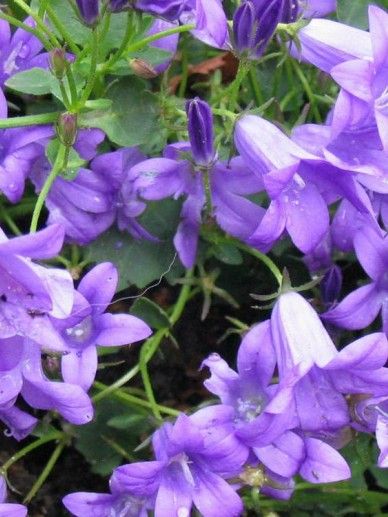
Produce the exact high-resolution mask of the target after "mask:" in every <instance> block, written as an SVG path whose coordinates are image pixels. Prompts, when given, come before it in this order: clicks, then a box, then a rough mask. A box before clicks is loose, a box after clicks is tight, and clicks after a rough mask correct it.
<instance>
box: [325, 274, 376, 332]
mask: <svg viewBox="0 0 388 517" xmlns="http://www.w3.org/2000/svg"><path fill="white" fill-rule="evenodd" d="M381 303H382V300H381V297H380V295H379V293H378V291H377V289H376V285H375V284H368V285H364V286H363V287H359V288H358V289H356V290H355V291H353V292H351V293H350V294H348V296H346V297H345V298H344V299H343V300H342V302H340V303H339V304H338V305H337V306H336V307H334V309H331V310H330V311H328V312H326V313H324V314H323V315H322V317H323V319H324V320H325V321H328V322H330V323H333V324H334V325H337V326H338V327H342V328H346V329H352V330H356V329H363V328H365V327H367V326H368V325H369V324H370V323H372V321H373V320H374V319H375V318H376V316H377V314H378V313H379V311H380V309H381Z"/></svg>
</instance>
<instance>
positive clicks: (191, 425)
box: [111, 412, 246, 517]
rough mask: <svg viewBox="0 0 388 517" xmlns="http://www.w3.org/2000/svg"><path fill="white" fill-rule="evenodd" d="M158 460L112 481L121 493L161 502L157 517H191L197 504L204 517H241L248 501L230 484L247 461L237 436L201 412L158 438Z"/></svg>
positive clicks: (125, 469)
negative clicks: (212, 421) (175, 516)
mask: <svg viewBox="0 0 388 517" xmlns="http://www.w3.org/2000/svg"><path fill="white" fill-rule="evenodd" d="M153 448H154V451H155V457H156V461H149V462H143V463H133V464H131V465H123V466H121V467H118V468H117V469H116V470H115V471H114V473H113V475H112V478H111V488H112V489H113V488H114V490H115V492H121V493H127V494H128V495H129V496H137V497H138V498H144V499H146V498H150V497H154V498H155V500H154V501H155V502H154V505H155V517H169V516H171V515H182V516H189V515H190V511H191V508H192V505H193V504H194V506H195V507H196V508H197V509H198V510H199V512H200V513H201V515H203V516H204V517H216V516H217V517H223V516H225V517H230V516H238V515H240V513H241V512H242V502H241V500H240V498H239V497H238V495H237V494H236V493H235V491H234V489H233V488H232V487H231V486H230V485H229V484H228V483H227V482H226V481H225V479H224V478H229V477H232V476H234V475H237V474H238V473H239V472H240V470H241V468H242V465H243V463H244V462H245V460H246V450H245V448H242V447H239V445H238V442H237V440H236V439H234V438H233V434H230V432H229V430H228V429H226V428H224V427H223V426H222V425H220V426H215V425H214V424H213V425H212V423H211V421H208V420H207V418H206V416H205V417H204V415H203V414H201V412H199V413H197V414H195V415H193V416H192V417H190V418H189V417H187V416H185V415H180V416H179V417H178V419H177V421H176V422H175V424H174V425H172V424H170V423H165V424H164V425H163V426H162V427H161V428H160V429H159V430H158V431H156V432H155V434H154V436H153Z"/></svg>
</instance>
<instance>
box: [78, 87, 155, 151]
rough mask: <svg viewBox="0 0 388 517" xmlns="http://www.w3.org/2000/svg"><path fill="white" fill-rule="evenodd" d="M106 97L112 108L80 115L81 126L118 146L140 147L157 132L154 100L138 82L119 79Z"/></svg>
mask: <svg viewBox="0 0 388 517" xmlns="http://www.w3.org/2000/svg"><path fill="white" fill-rule="evenodd" d="M107 97H108V98H109V99H110V100H111V101H112V106H111V107H110V108H109V109H108V110H95V111H90V112H89V113H83V114H82V115H81V116H80V117H79V123H80V125H81V126H82V127H94V128H96V127H97V128H100V129H102V130H103V131H105V133H106V134H107V135H108V137H109V138H110V140H111V141H112V142H114V143H115V144H117V145H121V146H133V145H139V144H142V143H144V142H146V141H147V140H148V139H149V135H150V134H153V133H155V132H157V131H158V130H159V129H158V126H159V123H158V118H159V106H158V102H157V99H156V97H155V96H154V95H153V94H152V93H150V92H148V91H147V90H146V89H145V83H144V82H143V81H141V80H140V79H137V78H134V77H125V78H123V79H120V80H119V81H117V82H115V83H114V84H113V86H112V87H111V88H110V89H109V90H108V92H107Z"/></svg>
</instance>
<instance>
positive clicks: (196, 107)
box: [186, 97, 215, 167]
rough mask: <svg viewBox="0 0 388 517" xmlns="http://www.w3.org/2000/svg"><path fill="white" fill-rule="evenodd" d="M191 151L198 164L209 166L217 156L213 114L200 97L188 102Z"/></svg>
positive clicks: (187, 111)
mask: <svg viewBox="0 0 388 517" xmlns="http://www.w3.org/2000/svg"><path fill="white" fill-rule="evenodd" d="M186 113H187V116H188V130H189V139H190V144H191V152H192V155H193V158H194V161H195V163H196V164H197V165H202V166H205V167H207V166H209V165H211V164H212V162H213V161H214V158H215V153H214V148H213V115H212V112H211V109H210V106H209V104H207V103H206V102H204V101H202V100H201V99H199V98H198V97H196V98H195V99H193V100H191V101H188V102H187V103H186Z"/></svg>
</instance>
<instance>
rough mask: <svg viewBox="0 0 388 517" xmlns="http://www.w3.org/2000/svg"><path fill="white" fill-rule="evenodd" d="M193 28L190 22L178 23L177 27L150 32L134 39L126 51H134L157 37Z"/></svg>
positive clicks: (157, 38)
mask: <svg viewBox="0 0 388 517" xmlns="http://www.w3.org/2000/svg"><path fill="white" fill-rule="evenodd" d="M193 29H195V25H194V24H192V23H190V24H187V25H179V27H174V28H173V29H168V30H165V31H162V32H158V33H156V34H152V36H148V37H147V38H144V39H142V40H140V41H136V42H135V43H133V44H132V45H130V46H129V47H127V52H128V53H129V52H135V51H136V50H140V49H142V48H143V47H145V46H147V45H148V43H152V42H153V41H157V40H159V39H162V38H165V37H166V36H171V35H172V34H180V33H181V32H188V31H191V30H193Z"/></svg>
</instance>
